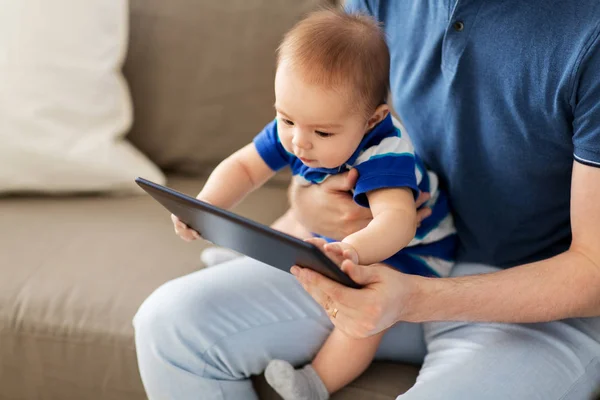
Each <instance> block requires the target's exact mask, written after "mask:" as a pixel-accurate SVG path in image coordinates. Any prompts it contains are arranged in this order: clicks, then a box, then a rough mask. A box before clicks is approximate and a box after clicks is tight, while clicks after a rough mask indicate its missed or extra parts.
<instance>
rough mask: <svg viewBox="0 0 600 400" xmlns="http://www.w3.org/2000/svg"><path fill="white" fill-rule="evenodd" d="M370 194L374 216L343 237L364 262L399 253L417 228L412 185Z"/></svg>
mask: <svg viewBox="0 0 600 400" xmlns="http://www.w3.org/2000/svg"><path fill="white" fill-rule="evenodd" d="M367 198H368V199H369V207H370V208H371V212H372V213H373V220H372V221H371V222H370V223H369V225H367V226H366V227H365V228H363V229H361V230H360V231H358V232H355V233H353V234H351V235H349V236H346V237H345V238H344V239H343V240H342V243H346V244H349V245H350V246H352V248H354V250H356V253H357V254H358V261H359V263H360V264H363V265H369V264H373V263H376V262H380V261H383V260H385V259H386V258H388V257H391V256H392V255H394V254H396V253H397V252H398V251H400V250H401V249H402V248H404V247H405V246H406V245H407V244H409V243H410V241H411V240H412V239H413V238H414V236H415V233H416V229H417V210H416V207H415V201H414V197H413V192H412V191H411V189H408V188H389V189H378V190H375V191H372V192H369V193H367ZM342 246H343V245H342Z"/></svg>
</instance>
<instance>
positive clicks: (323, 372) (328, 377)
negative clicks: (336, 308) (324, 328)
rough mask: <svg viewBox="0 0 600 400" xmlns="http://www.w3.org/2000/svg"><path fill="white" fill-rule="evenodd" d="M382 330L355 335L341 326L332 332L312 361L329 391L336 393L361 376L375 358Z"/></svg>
mask: <svg viewBox="0 0 600 400" xmlns="http://www.w3.org/2000/svg"><path fill="white" fill-rule="evenodd" d="M382 337H383V332H381V333H378V334H377V335H373V336H370V337H368V338H364V339H354V338H351V337H350V336H348V335H346V334H345V333H344V332H342V331H340V330H339V329H334V330H333V332H331V335H330V336H329V338H328V339H327V341H326V342H325V344H324V345H323V347H322V348H321V350H320V351H319V353H318V354H317V356H316V357H315V359H314V360H313V362H312V367H313V368H314V369H315V371H316V372H317V374H318V375H319V377H320V378H321V380H322V381H323V383H324V384H325V387H326V388H327V391H328V392H329V393H334V392H337V391H338V390H340V389H341V388H343V387H344V386H346V385H347V384H349V383H350V382H352V381H353V380H354V379H356V378H358V377H359V376H360V374H362V373H363V372H364V371H365V370H366V369H367V367H368V366H369V365H370V364H371V361H373V357H375V352H376V351H377V347H379V343H380V342H381V338H382Z"/></svg>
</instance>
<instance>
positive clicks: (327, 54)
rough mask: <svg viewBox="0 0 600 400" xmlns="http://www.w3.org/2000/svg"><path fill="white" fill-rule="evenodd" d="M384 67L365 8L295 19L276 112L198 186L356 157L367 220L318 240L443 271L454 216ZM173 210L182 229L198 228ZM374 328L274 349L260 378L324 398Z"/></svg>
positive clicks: (415, 268)
mask: <svg viewBox="0 0 600 400" xmlns="http://www.w3.org/2000/svg"><path fill="white" fill-rule="evenodd" d="M389 68H390V59H389V52H388V48H387V45H386V42H385V38H384V34H383V33H382V31H381V29H380V28H379V26H378V24H377V23H376V22H375V21H374V20H372V19H371V18H369V17H366V16H361V15H348V14H345V13H343V12H342V11H320V12H316V13H313V14H311V15H310V16H308V17H307V18H306V19H304V20H303V21H301V22H299V23H298V24H297V25H296V26H295V27H294V28H293V29H292V30H291V31H290V32H288V33H287V35H286V36H285V38H284V40H283V42H282V43H281V45H280V47H279V49H278V54H277V73H276V77H275V97H276V102H275V109H276V112H277V117H276V118H275V120H273V121H272V122H270V123H269V124H268V125H267V126H266V127H265V128H264V129H263V130H262V132H260V133H259V134H258V135H257V136H256V137H255V138H254V141H253V143H250V144H248V145H246V146H245V147H244V148H242V149H240V150H238V151H237V152H236V153H234V154H233V155H231V156H229V157H228V158H227V159H226V160H224V161H223V162H221V164H219V166H218V167H217V168H216V169H215V170H214V171H213V173H212V174H211V176H210V177H209V179H208V181H207V182H206V185H205V186H204V188H203V189H202V191H201V192H200V194H199V195H198V198H199V199H200V200H203V201H206V202H208V203H211V204H214V205H216V206H219V207H222V208H231V207H233V206H234V205H235V204H236V203H238V202H239V201H241V200H242V199H243V198H244V196H246V195H247V194H248V193H250V192H251V191H253V190H255V189H257V188H259V187H260V186H261V185H263V184H264V183H265V182H266V181H268V180H269V179H270V178H271V177H273V175H274V174H275V172H276V171H278V170H280V169H282V168H283V167H286V166H290V167H291V169H292V172H293V175H294V179H297V180H299V181H301V183H302V184H304V185H313V184H319V183H321V182H323V181H324V180H325V179H327V178H328V177H329V176H330V175H334V174H339V173H344V172H347V171H349V170H350V169H352V168H355V169H356V170H357V172H358V176H359V177H358V179H357V182H356V185H355V187H354V190H353V198H354V200H355V201H356V202H357V203H358V204H359V205H361V206H363V207H368V208H370V210H371V212H372V214H373V220H372V222H371V223H369V225H368V226H367V227H365V228H364V229H362V230H360V231H358V232H355V233H353V234H351V235H349V236H347V237H345V238H344V239H343V240H341V241H339V242H335V241H333V240H330V239H327V238H320V239H322V240H325V241H327V242H328V244H326V245H325V250H326V251H327V252H329V253H330V254H331V255H335V256H337V257H338V258H339V256H343V257H345V258H350V259H352V260H353V261H354V262H356V263H360V264H363V265H369V264H372V263H376V262H385V263H386V264H388V265H390V266H391V267H393V268H397V269H398V270H400V271H402V272H405V273H411V274H419V275H423V276H446V275H447V274H448V272H449V270H450V267H451V265H452V257H453V254H454V244H455V243H454V241H455V231H454V227H453V222H452V218H451V216H450V213H449V211H448V205H447V201H446V197H445V195H444V194H443V193H442V192H440V191H439V190H438V187H437V186H438V184H437V182H438V180H437V177H436V176H435V175H434V174H433V173H431V172H428V171H427V170H426V169H425V167H424V165H423V163H422V162H421V160H420V159H419V158H418V157H417V156H415V154H414V151H413V148H412V145H411V142H410V139H409V138H408V137H407V136H406V135H405V134H404V133H402V132H400V130H399V129H398V128H396V127H395V126H394V124H393V122H392V118H391V116H390V113H389V107H388V105H387V104H386V98H387V93H388V87H389V83H388V80H389V78H388V76H389ZM420 191H423V192H429V193H431V200H430V201H429V202H428V203H427V206H429V207H431V209H432V215H431V217H429V218H427V219H426V220H425V221H423V223H422V224H421V226H420V227H419V228H418V229H417V217H416V214H417V213H416V207H415V199H416V197H417V196H418V194H419V193H420ZM173 221H174V223H175V230H176V232H177V233H178V234H179V235H180V236H182V237H183V238H185V239H191V238H198V237H199V235H198V233H196V232H193V231H191V230H190V229H189V228H187V227H186V226H185V225H184V224H183V223H182V222H181V221H179V220H178V219H177V218H176V217H173ZM415 234H416V235H415ZM335 314H337V311H334V312H333V313H332V314H330V317H331V318H335V317H336V315H335ZM382 335H383V334H382V333H381V334H378V335H375V336H372V337H370V338H366V339H354V338H350V337H348V336H346V335H345V334H344V333H343V332H342V331H340V330H338V329H334V330H333V332H332V334H331V336H330V337H329V338H328V340H327V341H326V343H325V344H324V346H323V347H322V349H321V350H320V352H319V353H318V354H317V356H316V358H315V359H314V360H313V362H312V363H311V364H309V365H306V366H304V367H302V368H300V369H294V367H293V366H292V365H290V364H289V363H287V362H285V361H281V360H274V361H272V362H271V363H270V364H269V365H268V367H267V369H266V372H265V375H266V378H267V381H268V382H269V384H270V385H271V386H272V387H273V388H274V389H275V390H276V391H277V392H278V393H279V394H280V395H281V396H282V397H283V398H284V399H286V400H292V399H306V400H309V399H327V398H328V397H329V395H330V394H331V393H333V392H335V391H337V390H339V389H340V388H342V387H343V386H344V385H346V384H348V383H349V382H351V381H352V380H354V379H355V378H356V377H357V376H359V375H360V374H361V373H362V372H363V371H364V370H365V369H366V368H367V366H368V365H369V363H370V362H371V361H372V359H373V357H374V354H375V351H376V349H377V346H378V345H379V342H380V340H381V337H382ZM349 354H351V355H352V356H351V357H349V356H348V355H349Z"/></svg>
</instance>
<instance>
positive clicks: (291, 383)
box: [265, 360, 329, 400]
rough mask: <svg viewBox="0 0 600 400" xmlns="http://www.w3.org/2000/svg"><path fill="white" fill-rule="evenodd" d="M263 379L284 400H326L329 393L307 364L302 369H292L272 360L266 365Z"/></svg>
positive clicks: (290, 366)
mask: <svg viewBox="0 0 600 400" xmlns="http://www.w3.org/2000/svg"><path fill="white" fill-rule="evenodd" d="M265 378H266V379H267V382H268V383H269V385H271V387H272V388H273V389H275V391H276V392H277V393H278V394H279V395H280V396H281V397H283V399H284V400H327V399H328V398H329V393H328V392H327V388H326V387H325V384H324V383H323V381H322V380H321V378H320V377H319V375H318V374H317V372H316V371H315V370H314V369H313V367H312V366H311V365H310V364H308V365H306V366H305V367H304V368H300V369H294V367H293V366H292V365H291V364H290V363H288V362H286V361H282V360H273V361H271V362H270V363H269V365H267V369H266V370H265Z"/></svg>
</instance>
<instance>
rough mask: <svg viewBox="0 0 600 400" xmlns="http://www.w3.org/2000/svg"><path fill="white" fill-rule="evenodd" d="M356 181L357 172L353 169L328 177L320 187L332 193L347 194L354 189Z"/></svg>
mask: <svg viewBox="0 0 600 400" xmlns="http://www.w3.org/2000/svg"><path fill="white" fill-rule="evenodd" d="M356 179H358V171H356V169H355V168H353V169H351V170H350V171H348V172H345V173H343V174H337V175H333V176H330V177H328V178H327V180H326V181H325V182H323V183H322V185H324V186H325V187H326V188H327V189H328V190H330V191H332V192H348V191H350V190H352V188H354V185H355V184H356Z"/></svg>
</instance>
